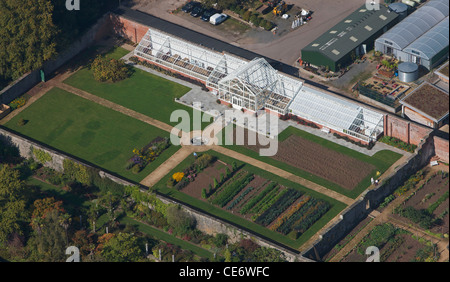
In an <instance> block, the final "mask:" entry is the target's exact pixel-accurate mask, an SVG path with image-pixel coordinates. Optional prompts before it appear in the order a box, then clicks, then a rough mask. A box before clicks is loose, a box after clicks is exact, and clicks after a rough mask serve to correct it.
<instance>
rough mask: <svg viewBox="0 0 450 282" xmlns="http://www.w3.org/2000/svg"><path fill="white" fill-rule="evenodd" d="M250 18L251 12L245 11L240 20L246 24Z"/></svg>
mask: <svg viewBox="0 0 450 282" xmlns="http://www.w3.org/2000/svg"><path fill="white" fill-rule="evenodd" d="M251 16H252V12H251V11H248V10H247V11H245V13H244V14H243V15H242V19H243V20H244V21H246V22H248V21H249V20H250V17H251Z"/></svg>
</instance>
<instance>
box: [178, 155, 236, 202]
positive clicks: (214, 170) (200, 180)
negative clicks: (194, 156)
mask: <svg viewBox="0 0 450 282" xmlns="http://www.w3.org/2000/svg"><path fill="white" fill-rule="evenodd" d="M227 166H228V167H229V168H231V166H229V165H227V164H225V163H223V162H220V161H215V162H214V164H212V166H210V167H207V168H205V169H204V170H203V171H202V173H200V174H199V175H197V177H196V178H195V180H194V181H193V182H191V183H189V185H187V186H186V187H185V188H183V189H182V192H183V193H186V194H188V195H189V196H192V197H195V198H198V199H202V190H203V189H208V187H209V185H213V183H214V178H215V179H219V178H220V175H221V174H222V173H223V174H225V170H226V167H227Z"/></svg>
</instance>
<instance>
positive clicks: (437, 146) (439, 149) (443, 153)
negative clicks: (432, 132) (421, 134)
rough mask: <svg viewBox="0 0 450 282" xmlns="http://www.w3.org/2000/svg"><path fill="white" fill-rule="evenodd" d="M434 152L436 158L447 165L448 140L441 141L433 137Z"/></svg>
mask: <svg viewBox="0 0 450 282" xmlns="http://www.w3.org/2000/svg"><path fill="white" fill-rule="evenodd" d="M433 138H434V151H435V153H436V156H438V157H439V159H440V160H441V161H443V162H445V163H449V156H448V155H449V154H448V151H449V142H448V140H445V139H442V138H440V137H437V136H434V137H433Z"/></svg>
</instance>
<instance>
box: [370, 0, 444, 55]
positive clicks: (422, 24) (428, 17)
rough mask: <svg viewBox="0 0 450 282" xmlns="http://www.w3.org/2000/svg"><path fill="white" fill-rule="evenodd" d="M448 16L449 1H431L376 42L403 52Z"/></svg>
mask: <svg viewBox="0 0 450 282" xmlns="http://www.w3.org/2000/svg"><path fill="white" fill-rule="evenodd" d="M448 15H449V1H448V0H433V1H430V2H428V3H426V4H425V5H423V6H422V7H421V8H419V9H418V10H417V11H415V12H414V13H412V14H411V15H409V16H408V17H407V18H405V19H404V20H403V21H401V22H400V23H398V24H397V25H396V26H394V27H393V28H391V29H390V30H389V31H388V32H386V33H385V34H383V35H382V36H380V37H379V38H378V39H377V40H376V42H380V43H382V44H388V45H391V46H392V47H394V48H395V49H398V50H402V49H404V48H406V47H407V46H408V45H409V44H411V43H413V42H414V41H415V40H416V39H418V38H419V37H420V36H422V35H423V34H424V33H426V32H427V31H428V30H430V29H431V28H432V27H434V26H435V25H437V24H438V23H439V22H441V21H442V20H443V19H445V18H446V17H447V16H448Z"/></svg>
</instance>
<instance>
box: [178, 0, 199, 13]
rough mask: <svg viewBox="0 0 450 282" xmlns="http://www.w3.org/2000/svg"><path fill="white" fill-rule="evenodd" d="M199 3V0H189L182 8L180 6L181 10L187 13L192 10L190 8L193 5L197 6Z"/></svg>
mask: <svg viewBox="0 0 450 282" xmlns="http://www.w3.org/2000/svg"><path fill="white" fill-rule="evenodd" d="M199 5H200V3H199V2H195V1H191V2H189V3H187V4H186V5H184V6H183V8H181V11H183V12H185V13H189V12H191V11H192V9H194V8H195V7H197V6H199Z"/></svg>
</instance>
